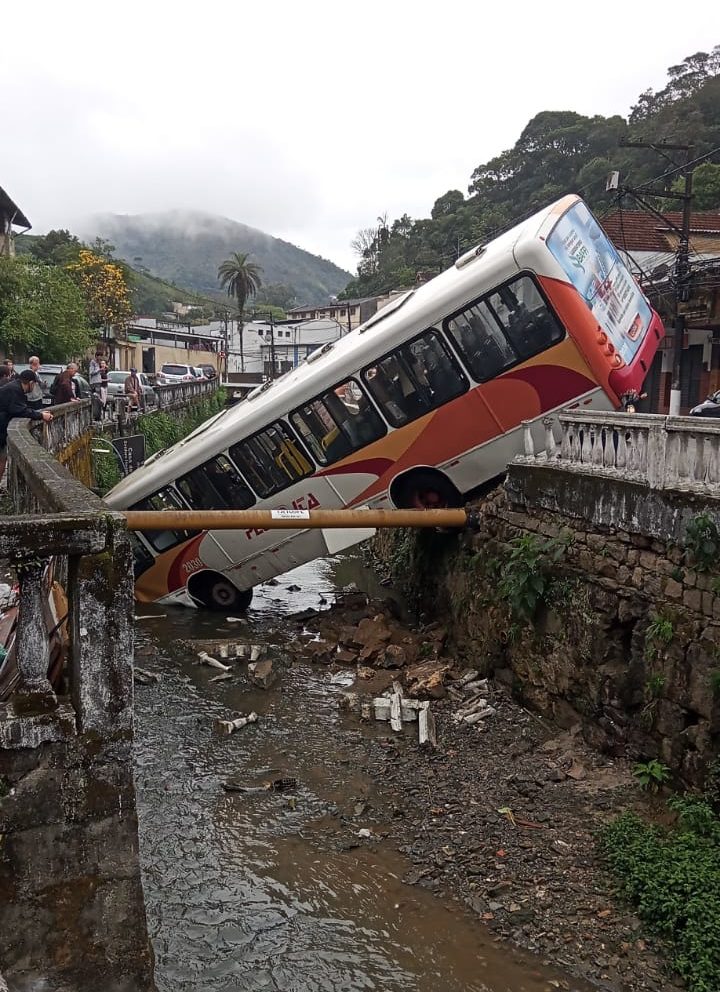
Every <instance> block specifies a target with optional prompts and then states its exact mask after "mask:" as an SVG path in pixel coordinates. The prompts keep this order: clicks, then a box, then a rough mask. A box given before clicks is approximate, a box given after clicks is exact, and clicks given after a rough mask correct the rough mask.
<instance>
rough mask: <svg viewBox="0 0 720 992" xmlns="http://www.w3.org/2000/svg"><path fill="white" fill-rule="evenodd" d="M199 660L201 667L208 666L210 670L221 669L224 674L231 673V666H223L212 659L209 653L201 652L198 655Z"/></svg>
mask: <svg viewBox="0 0 720 992" xmlns="http://www.w3.org/2000/svg"><path fill="white" fill-rule="evenodd" d="M198 659H199V661H200V664H201V665H208V666H209V667H210V668H219V669H220V670H221V671H223V672H229V671H230V665H223V663H222V662H221V661H218V660H217V658H211V657H210V655H209V654H208V653H207V651H200V652H199V653H198Z"/></svg>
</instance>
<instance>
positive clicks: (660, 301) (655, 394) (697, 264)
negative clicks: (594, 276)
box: [602, 210, 720, 413]
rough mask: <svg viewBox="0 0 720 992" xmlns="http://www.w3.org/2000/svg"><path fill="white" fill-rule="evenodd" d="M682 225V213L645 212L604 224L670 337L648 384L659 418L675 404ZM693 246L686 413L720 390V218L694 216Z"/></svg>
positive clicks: (683, 379)
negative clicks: (678, 256) (676, 280)
mask: <svg viewBox="0 0 720 992" xmlns="http://www.w3.org/2000/svg"><path fill="white" fill-rule="evenodd" d="M681 225H682V214H681V213H680V211H668V212H667V213H664V214H663V215H662V216H656V215H654V214H651V213H648V212H646V211H642V210H615V211H613V213H611V214H608V215H607V216H606V217H603V219H602V226H603V227H604V229H605V232H606V233H607V235H608V237H609V238H610V239H611V241H612V242H613V244H614V245H615V247H616V248H617V250H618V252H619V254H620V255H621V257H622V258H623V259H624V260H625V262H626V264H627V266H628V268H629V269H630V270H631V271H632V272H633V273H634V275H635V277H636V278H637V280H638V282H639V283H640V285H641V286H642V287H643V289H644V290H645V293H646V294H647V296H648V298H649V299H650V302H651V303H652V305H653V306H654V307H655V309H656V310H657V311H658V313H659V314H660V316H661V317H662V319H663V322H664V324H665V330H666V332H667V334H666V337H665V339H664V341H663V342H662V347H661V349H660V351H659V352H658V354H657V355H656V358H655V361H654V362H653V365H652V367H651V368H650V369H649V370H648V376H647V379H646V390H647V392H648V394H649V404H650V409H651V410H652V411H653V412H655V413H666V412H667V411H668V408H669V404H670V380H671V375H672V361H673V351H674V347H675V338H674V326H673V323H674V319H675V283H674V266H675V258H676V253H677V247H678V241H679V238H680V228H681ZM689 243H690V267H691V275H690V284H689V299H688V300H687V302H685V303H681V304H680V306H681V308H682V313H683V315H684V317H685V331H684V334H683V355H682V366H681V374H680V389H681V412H682V413H687V412H688V411H689V410H690V409H692V407H693V406H696V405H697V404H698V403H700V402H702V400H703V399H705V397H706V396H707V395H709V394H710V393H713V392H715V391H716V390H719V389H720V212H717V211H715V212H698V213H693V214H692V215H691V218H690V237H689Z"/></svg>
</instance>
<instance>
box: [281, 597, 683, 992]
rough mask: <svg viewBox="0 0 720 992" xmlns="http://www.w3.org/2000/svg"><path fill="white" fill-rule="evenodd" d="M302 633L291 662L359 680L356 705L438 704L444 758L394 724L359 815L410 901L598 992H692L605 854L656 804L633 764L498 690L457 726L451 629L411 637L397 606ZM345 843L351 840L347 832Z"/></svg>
mask: <svg viewBox="0 0 720 992" xmlns="http://www.w3.org/2000/svg"><path fill="white" fill-rule="evenodd" d="M298 631H299V637H298V640H297V641H296V642H295V644H294V646H293V647H294V650H295V651H296V652H297V653H298V654H302V656H303V657H305V658H307V657H310V658H312V659H313V660H314V661H316V662H318V663H324V664H328V665H331V666H332V667H335V666H337V665H339V666H343V667H352V666H354V665H357V666H358V672H359V677H358V678H357V679H356V682H355V685H354V686H353V687H352V691H353V692H356V693H358V694H360V696H361V698H367V699H369V698H372V696H373V695H376V694H377V693H378V692H381V691H382V690H383V689H385V688H386V687H387V686H388V685H389V684H390V683H391V682H392V681H393V680H398V681H399V682H400V683H402V684H403V686H404V691H405V693H406V694H407V695H408V696H419V697H421V698H429V699H430V700H431V704H430V705H431V709H432V712H433V714H434V716H435V719H436V722H437V731H438V744H437V747H436V748H425V749H421V748H420V747H419V746H418V742H417V723H408V724H406V725H405V726H404V728H403V731H402V733H393V732H392V731H391V730H390V727H389V724H383V725H382V727H383V728H385V727H386V728H387V733H382V731H381V736H380V737H377V738H374V739H370V740H367V741H366V756H367V768H368V770H369V772H370V774H371V775H372V777H373V779H374V780H375V781H376V782H378V783H381V784H382V788H381V789H379V790H378V794H377V795H375V796H373V797H371V798H370V800H369V801H368V803H367V805H366V807H365V808H363V815H362V821H363V825H366V826H367V827H368V828H369V829H370V830H371V831H372V832H373V836H372V837H370V838H368V839H364V840H363V839H360V840H358V843H364V844H373V843H378V842H381V843H391V844H394V845H396V846H397V848H398V849H399V850H400V851H401V852H402V853H403V854H404V855H405V856H406V858H407V859H408V860H409V861H410V862H411V863H412V864H413V866H414V867H413V869H412V870H410V871H409V872H408V874H407V875H406V877H405V879H404V880H405V882H406V883H407V884H408V885H419V886H424V887H426V888H429V889H432V890H434V891H436V892H438V893H441V894H447V895H448V896H449V897H452V898H455V899H457V900H461V901H464V902H465V903H466V904H467V905H468V906H469V907H470V908H471V909H472V910H473V911H474V912H475V913H477V915H478V918H479V919H480V920H481V921H482V922H483V924H484V925H486V926H488V927H490V928H491V929H492V930H493V931H494V932H496V933H497V934H498V935H499V936H502V937H503V938H508V939H510V940H512V941H514V942H515V943H517V944H518V945H520V946H522V947H523V948H527V949H529V950H532V951H534V952H536V953H537V954H538V955H540V957H541V958H542V959H543V960H544V961H546V962H548V963H550V964H553V965H557V966H560V967H562V968H564V969H567V971H568V972H570V973H572V974H575V975H577V976H579V977H580V976H581V977H584V978H585V979H588V980H590V981H591V982H593V983H595V984H596V985H597V987H598V988H602V989H607V990H617V992H636V990H663V992H671V990H675V989H679V988H681V986H680V985H678V984H676V983H675V982H674V981H673V980H672V978H671V977H670V976H668V974H667V973H666V970H665V966H664V964H663V961H662V958H661V957H660V956H659V955H658V953H657V952H656V948H655V946H654V944H653V942H652V941H651V940H650V939H649V938H648V937H647V935H646V934H645V933H644V932H643V929H642V925H641V923H640V921H639V920H638V919H637V918H636V917H635V916H633V914H632V913H629V912H627V911H626V909H625V908H624V907H623V906H622V905H621V904H620V903H618V902H617V901H616V900H615V898H614V896H613V889H612V884H611V880H610V879H609V877H608V876H607V874H606V873H605V871H604V869H603V867H602V865H601V864H600V863H599V862H598V859H597V857H596V854H595V840H594V835H595V833H596V831H597V830H598V829H599V828H600V827H601V826H602V825H603V824H604V823H605V822H607V821H608V820H609V819H610V818H612V817H614V816H615V815H617V814H618V813H619V812H620V811H622V810H623V809H626V808H645V809H647V807H648V804H649V803H651V802H652V800H647V799H646V798H645V797H644V796H643V795H642V794H641V793H639V791H638V787H637V785H636V784H635V782H634V781H633V779H632V775H631V772H630V766H629V765H628V764H627V763H626V762H625V761H623V760H621V759H617V758H615V759H613V758H610V757H608V756H604V755H600V754H598V753H595V752H593V751H592V750H590V748H589V747H588V746H587V745H586V744H585V743H584V742H583V739H582V736H581V734H580V728H579V727H578V728H577V730H573V729H571V730H570V731H560V730H558V729H555V728H553V727H552V726H550V725H549V724H548V723H546V722H545V721H541V720H540V719H539V718H538V717H537V716H536V715H534V714H531V713H530V712H528V711H527V710H525V709H524V708H523V707H522V706H521V705H520V704H519V703H518V702H517V701H515V700H514V699H513V698H512V694H511V691H510V687H509V686H508V685H507V684H504V683H503V682H502V681H499V682H498V681H494V682H493V681H490V682H488V683H487V684H485V683H482V682H481V684H480V689H479V691H476V692H473V689H472V687H473V686H475V688H477V682H475V683H471V693H470V701H471V704H472V699H473V698H475V699H477V698H482V699H484V701H485V702H484V703H483V706H484V707H485V713H486V714H487V715H486V716H485V717H484V718H482V719H479V720H478V721H477V722H475V723H473V724H472V725H471V724H468V723H464V722H457V721H456V720H455V719H454V718H453V715H454V714H457V712H458V710H460V709H461V708H463V707H465V708H466V709H467V704H468V698H469V697H468V692H467V691H466V689H465V687H463V686H462V685H461V680H462V676H463V672H464V671H465V670H466V669H467V667H468V666H467V664H460V663H456V661H455V659H454V658H453V657H452V656H451V655H450V654H449V652H448V649H447V646H446V644H445V632H444V630H443V629H442V628H441V627H439V626H438V625H432V626H430V627H429V628H426V629H424V630H422V629H421V630H420V631H411V630H410V629H409V628H408V627H406V626H404V625H403V624H402V623H401V622H399V621H398V620H396V619H395V618H394V617H393V616H392V615H391V613H389V612H388V609H387V604H385V605H384V606H383V605H378V604H370V605H368V606H364V605H363V600H362V597H359V596H355V597H353V598H351V600H350V601H346V602H345V603H344V604H341V605H340V606H338V607H337V608H335V609H333V610H331V611H329V612H326V613H322V614H316V615H313V614H309V615H308V614H304V615H302V616H301V617H300V618H299V621H298ZM310 633H312V634H313V635H314V638H311V637H310ZM433 672H434V673H435V675H436V677H435V678H433ZM438 673H439V674H438ZM508 677H509V673H508ZM366 710H367V706H366ZM359 719H360V717H358V720H359ZM338 833H339V834H342V837H343V838H346V836H347V834H346V830H345V828H344V827H343V826H342V825H341V824H340V823H338ZM378 837H382V838H384V839H383V840H382V841H378ZM338 842H339V843H346V839H345V840H341V839H340V837H338Z"/></svg>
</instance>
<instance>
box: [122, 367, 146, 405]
mask: <svg viewBox="0 0 720 992" xmlns="http://www.w3.org/2000/svg"><path fill="white" fill-rule="evenodd" d="M125 395H126V396H127V398H128V399H129V401H130V409H131V410H132V408H133V407H135V409H136V410H137V409H139V407H140V397H141V396H142V386H141V385H140V380H139V379H138V374H137V369H130V375H129V376H128V377H127V379H126V380H125Z"/></svg>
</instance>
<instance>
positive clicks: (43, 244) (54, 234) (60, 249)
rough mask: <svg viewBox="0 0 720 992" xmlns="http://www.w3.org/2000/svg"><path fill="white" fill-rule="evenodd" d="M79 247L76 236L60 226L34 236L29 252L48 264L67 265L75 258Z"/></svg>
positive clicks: (80, 245) (80, 246) (79, 243)
mask: <svg viewBox="0 0 720 992" xmlns="http://www.w3.org/2000/svg"><path fill="white" fill-rule="evenodd" d="M81 248H82V244H81V242H80V241H79V240H78V238H76V237H75V235H74V234H71V233H70V232H69V231H68V230H66V229H65V228H61V229H60V230H56V231H48V233H47V234H45V235H42V236H40V237H38V238H36V239H35V240H34V241H33V243H32V244H31V246H30V254H31V255H34V257H35V258H37V259H38V261H40V262H45V263H46V264H48V265H67V264H68V263H69V262H72V261H74V260H75V259H76V258H77V256H78V253H79V251H80V249H81Z"/></svg>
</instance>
